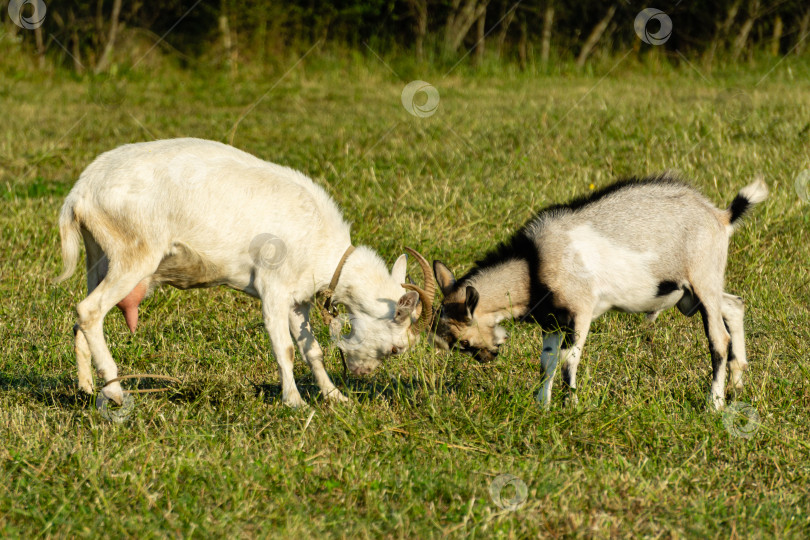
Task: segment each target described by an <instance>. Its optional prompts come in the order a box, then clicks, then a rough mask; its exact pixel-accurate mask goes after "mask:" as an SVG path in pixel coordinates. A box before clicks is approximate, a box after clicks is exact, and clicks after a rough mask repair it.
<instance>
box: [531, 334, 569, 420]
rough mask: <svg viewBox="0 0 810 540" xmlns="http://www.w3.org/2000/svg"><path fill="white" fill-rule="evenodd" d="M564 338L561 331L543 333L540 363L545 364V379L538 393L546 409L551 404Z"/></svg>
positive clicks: (538, 398) (538, 399) (539, 399)
mask: <svg viewBox="0 0 810 540" xmlns="http://www.w3.org/2000/svg"><path fill="white" fill-rule="evenodd" d="M562 339H563V335H562V334H561V333H559V332H554V333H552V334H544V335H543V352H541V353H540V363H541V364H542V366H543V371H544V373H545V379H544V380H543V388H541V389H540V393H538V394H537V401H539V402H540V404H541V405H542V406H543V408H545V409H548V408H549V406H550V405H551V387H552V386H553V385H554V372H555V371H556V369H557V362H559V358H560V343H561V342H562Z"/></svg>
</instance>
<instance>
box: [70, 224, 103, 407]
mask: <svg viewBox="0 0 810 540" xmlns="http://www.w3.org/2000/svg"><path fill="white" fill-rule="evenodd" d="M82 232H83V236H84V246H85V252H86V253H87V255H86V260H87V295H88V296H89V295H90V293H91V292H93V291H94V290H95V289H96V287H97V286H98V284H99V283H101V280H103V279H104V276H105V275H106V274H107V256H106V255H105V254H104V252H103V251H102V250H101V247H100V246H99V245H98V244H97V243H96V241H95V239H94V238H93V237H92V236H91V235H90V233H88V232H87V231H82ZM73 336H74V338H75V347H74V349H75V352H76V370H77V372H78V375H79V389H80V390H82V391H84V392H87V393H88V394H93V392H94V385H93V370H92V367H91V363H90V361H91V356H92V355H91V354H90V347H89V345H88V344H87V338H85V337H84V332H81V331H80V330H79V325H78V323H77V324H76V325H75V326H74V327H73Z"/></svg>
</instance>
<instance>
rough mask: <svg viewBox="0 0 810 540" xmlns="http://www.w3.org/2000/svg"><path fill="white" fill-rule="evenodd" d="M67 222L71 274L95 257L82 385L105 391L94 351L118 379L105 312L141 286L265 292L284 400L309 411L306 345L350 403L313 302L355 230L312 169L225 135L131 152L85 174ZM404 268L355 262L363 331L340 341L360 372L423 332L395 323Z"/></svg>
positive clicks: (328, 388)
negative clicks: (328, 359) (297, 370)
mask: <svg viewBox="0 0 810 540" xmlns="http://www.w3.org/2000/svg"><path fill="white" fill-rule="evenodd" d="M59 223H60V232H61V236H62V253H63V259H64V265H65V269H64V272H63V274H62V275H61V276H60V278H59V279H66V278H67V277H69V276H70V275H71V274H72V273H73V271H74V268H75V266H76V262H77V260H78V256H79V239H80V238H81V237H84V241H85V246H86V249H87V255H88V256H87V263H88V297H87V298H86V299H85V300H83V301H82V302H81V303H80V304H79V305H78V307H77V311H78V316H79V322H78V328H79V330H80V331H79V332H77V334H76V353H77V363H78V368H79V383H80V386H81V387H82V389H83V390H86V391H88V392H92V390H93V384H92V376H91V374H90V367H89V366H90V357H91V356H92V359H93V361H94V363H95V366H96V369H97V370H98V371H99V373H100V374H101V376H102V377H103V378H104V380H105V381H109V380H110V379H112V378H115V377H116V376H117V367H116V365H115V363H114V362H113V360H112V356H111V355H110V352H109V350H108V349H107V346H106V343H105V342H104V336H103V333H102V323H103V319H104V316H105V315H106V313H107V312H108V311H109V310H110V309H111V308H112V307H113V306H115V305H116V303H118V302H120V301H121V300H122V299H123V298H124V297H125V296H127V295H128V294H129V293H130V291H132V290H133V288H135V287H136V285H138V284H143V285H145V286H146V287H147V288H148V290H150V291H151V290H152V289H153V288H154V287H156V286H158V285H160V284H161V283H168V284H171V285H174V286H176V287H178V288H188V287H199V286H204V287H207V286H213V285H226V286H228V287H231V288H233V289H237V290H240V291H243V292H245V293H247V294H249V295H251V296H255V297H257V298H260V299H261V301H262V313H263V316H264V322H265V326H266V328H267V331H268V333H269V335H270V339H271V341H272V344H273V351H274V353H275V356H276V359H277V361H278V364H279V370H280V374H281V384H282V397H283V401H284V403H287V404H289V405H293V406H296V405H301V404H303V401H302V400H301V396H300V394H299V392H298V389H297V387H296V385H295V381H294V379H293V375H292V363H293V356H294V354H293V350H294V349H293V339H295V341H296V342H297V344H298V346H299V349H300V351H301V354H302V355H303V356H304V357H305V358H306V359H307V361H308V362H309V364H310V366H311V368H312V371H313V373H314V375H315V378H316V380H317V382H318V384H319V385H320V387H321V390H322V391H323V393H324V394H325V395H326V396H327V397H329V398H331V399H345V398H344V397H343V396H342V395H341V393H340V392H339V391H338V390H337V389H336V388H335V386H334V385H333V384H332V382H331V381H330V380H329V377H328V375H327V374H326V372H325V370H324V367H323V352H322V350H321V349H320V347H319V346H318V344H317V342H316V341H315V338H314V335H313V333H312V330H311V328H310V327H309V321H308V318H309V310H310V307H311V300H312V298H313V296H314V295H315V294H316V293H317V292H318V291H321V290H323V289H325V288H326V287H327V286H328V284H329V282H330V280H331V278H332V275H333V273H334V272H335V269H336V267H337V265H338V262H339V260H340V258H341V256H342V255H343V253H344V252H345V251H346V248H347V247H348V246H349V245H350V244H351V238H350V234H349V225H348V224H347V223H346V222H345V221H344V220H343V217H342V215H341V213H340V211H339V209H338V208H337V206H336V205H335V203H334V202H333V201H332V200H331V198H330V197H329V196H328V195H327V194H326V192H325V191H324V190H323V189H322V188H321V187H320V186H318V185H316V184H315V183H313V182H312V181H311V180H310V179H309V178H307V177H306V176H304V175H303V174H301V173H299V172H297V171H294V170H292V169H289V168H287V167H282V166H279V165H275V164H272V163H268V162H266V161H263V160H261V159H259V158H256V157H254V156H252V155H250V154H247V153H245V152H242V151H240V150H237V149H236V148H233V147H230V146H227V145H224V144H221V143H218V142H213V141H205V140H200V139H171V140H163V141H155V142H147V143H138V144H130V145H125V146H122V147H119V148H117V149H115V150H112V151H110V152H107V153H105V154H102V155H101V156H99V157H98V158H97V159H96V160H95V161H94V162H93V163H91V164H90V165H89V166H88V167H87V169H85V171H84V172H83V173H82V175H81V177H80V178H79V180H78V182H76V185H75V186H74V187H73V189H72V190H71V192H70V193H69V194H68V196H67V199H66V200H65V203H64V206H63V207H62V212H61V215H60V220H59ZM405 270H406V260H405V256H404V255H403V256H402V257H400V258H399V259H398V260H397V262H396V263H395V264H394V267H393V270H392V272H389V271H388V270H387V268H386V267H385V264H384V263H383V261H382V259H380V257H379V256H378V255H377V254H376V253H374V251H372V250H371V249H369V248H366V247H362V246H361V247H358V248H357V249H356V250H355V251H354V253H352V255H351V256H350V257H349V258H348V259H347V260H346V263H345V266H344V268H343V272H342V274H341V279H340V281H339V282H338V286H337V287H336V290H335V294H334V302H335V303H341V304H344V305H345V306H346V308H347V310H348V312H349V313H350V314H351V316H352V317H353V320H354V321H355V324H356V325H357V326H358V328H362V330H363V336H364V337H357V336H353V341H351V340H350V341H346V340H343V339H342V338H338V345H339V346H340V347H341V348H342V349H343V350H344V351H345V352H346V360H347V364H348V366H349V368H350V369H351V370H352V371H353V372H356V373H367V372H369V371H370V370H371V369H373V368H374V367H376V366H377V365H378V364H379V362H380V360H381V359H382V358H384V357H385V356H387V355H390V354H391V353H392V351H396V352H403V351H405V350H407V349H408V347H409V346H410V345H411V343H412V342H413V341H414V340H415V339H416V338H417V337H418V336H414V335H412V333H411V332H410V325H411V318H410V317H409V318H408V320H405V321H403V322H401V323H397V322H395V321H394V320H393V317H394V313H395V311H396V309H397V304H398V301H402V300H403V299H405V294H406V291H404V290H403V288H402V287H401V284H402V283H403V282H404V279H405ZM410 294H411V295H414V294H415V293H410ZM354 334H356V333H354ZM104 393H105V394H107V395H108V397H110V398H112V399H115V400H116V401H118V400H120V399H121V395H122V394H121V388H120V386H119V385H118V384H117V383H114V384H113V385H110V386H108V387H106V388H105V390H104Z"/></svg>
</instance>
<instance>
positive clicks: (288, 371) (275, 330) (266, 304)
mask: <svg viewBox="0 0 810 540" xmlns="http://www.w3.org/2000/svg"><path fill="white" fill-rule="evenodd" d="M288 313H289V307H288V306H281V305H279V304H277V303H276V302H273V301H272V300H269V301H268V300H266V299H265V298H264V297H263V298H262V316H263V317H264V327H265V328H266V329H267V333H268V334H269V335H270V342H271V343H272V344H273V353H274V354H275V355H276V362H278V373H279V379H280V380H281V401H282V402H283V403H284V404H285V405H289V406H290V407H305V406H306V403H305V402H304V400H303V399H301V394H300V393H299V392H298V387H297V386H296V385H295V377H293V362H294V361H295V347H294V346H293V342H292V338H291V337H290V328H289V324H288Z"/></svg>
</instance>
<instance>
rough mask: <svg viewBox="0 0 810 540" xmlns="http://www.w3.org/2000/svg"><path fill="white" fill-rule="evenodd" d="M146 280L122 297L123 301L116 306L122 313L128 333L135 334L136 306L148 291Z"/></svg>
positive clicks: (136, 321)
mask: <svg viewBox="0 0 810 540" xmlns="http://www.w3.org/2000/svg"><path fill="white" fill-rule="evenodd" d="M147 285H148V280H146V279H145V280H143V281H141V282H140V283H138V284H137V285H135V288H134V289H132V291H131V292H130V293H129V294H128V295H126V297H124V299H123V300H121V301H120V302H118V303H117V304H116V306H118V308H119V309H120V310H121V311H123V312H124V320H125V321H126V322H127V326H128V327H129V331H130V332H132V333H133V334H134V333H135V328H136V327H137V326H138V306H139V305H140V304H141V302H142V301H143V299H144V297H145V296H146V292H147V290H148V286H147Z"/></svg>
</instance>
